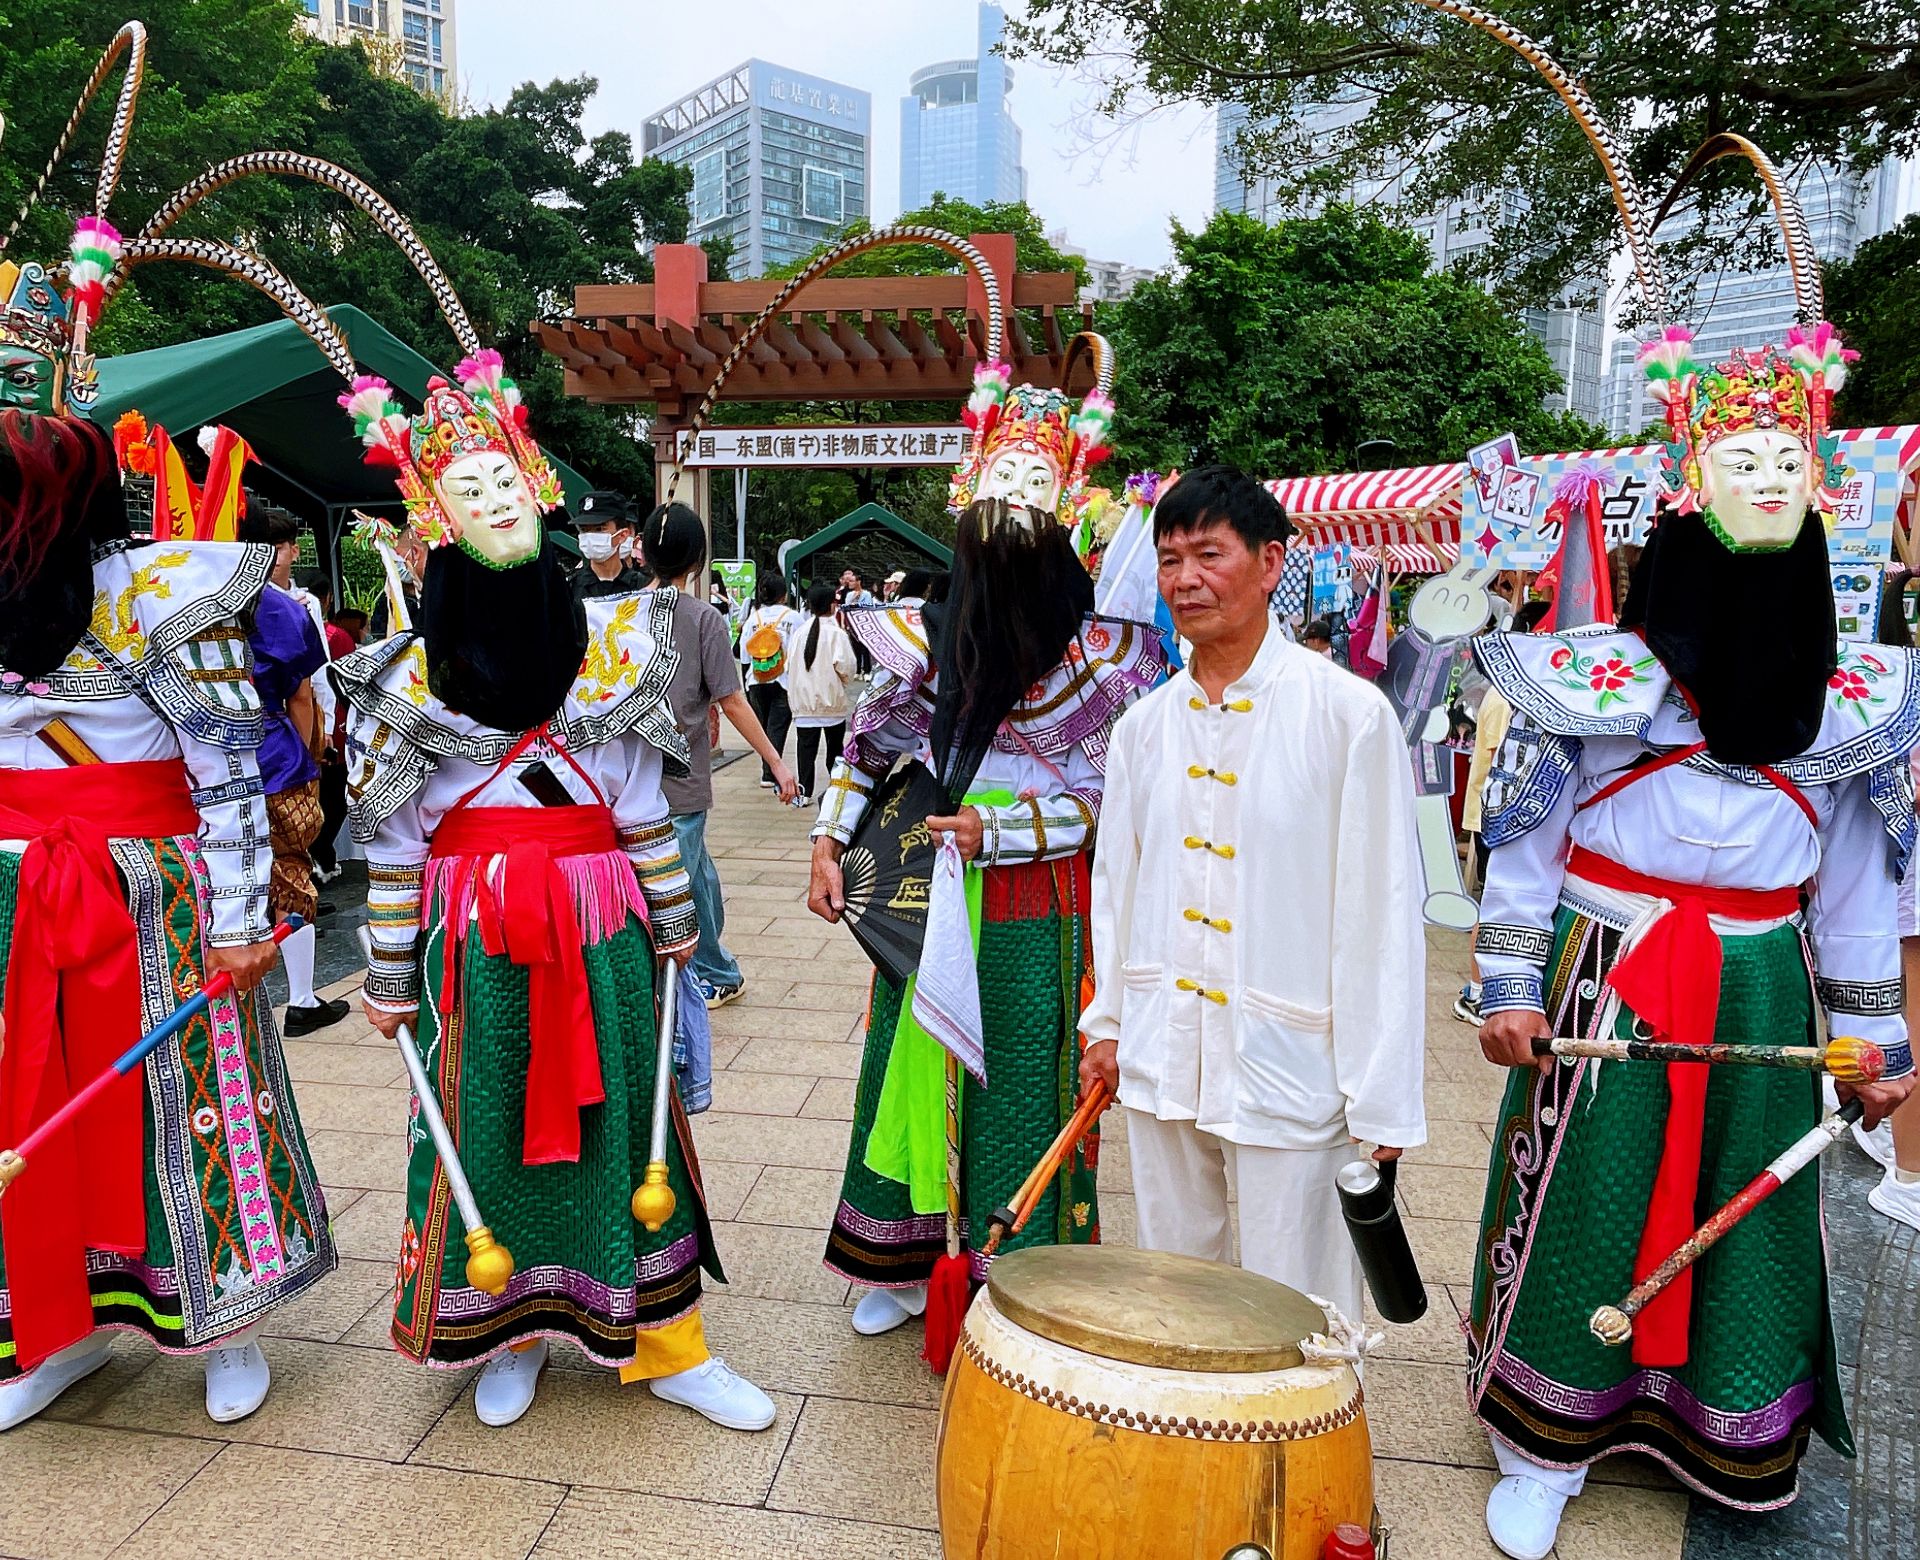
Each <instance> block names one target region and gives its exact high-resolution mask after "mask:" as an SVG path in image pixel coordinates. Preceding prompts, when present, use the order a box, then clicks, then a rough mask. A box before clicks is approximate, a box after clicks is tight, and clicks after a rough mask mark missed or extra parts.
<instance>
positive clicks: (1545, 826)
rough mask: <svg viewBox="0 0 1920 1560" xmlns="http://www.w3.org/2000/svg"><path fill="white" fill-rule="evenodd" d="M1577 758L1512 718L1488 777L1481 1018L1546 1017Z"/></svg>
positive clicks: (1571, 748) (1570, 747)
mask: <svg viewBox="0 0 1920 1560" xmlns="http://www.w3.org/2000/svg"><path fill="white" fill-rule="evenodd" d="M1580 758H1581V752H1580V746H1579V743H1578V742H1577V741H1575V740H1574V739H1571V738H1544V737H1543V736H1542V734H1541V733H1540V732H1538V731H1537V730H1536V728H1534V726H1533V725H1532V723H1531V722H1530V721H1528V720H1527V719H1526V718H1525V717H1524V716H1520V715H1516V716H1514V718H1513V721H1512V723H1511V724H1510V725H1509V726H1508V727H1507V734H1506V736H1505V737H1504V738H1503V739H1502V741H1501V743H1500V746H1499V748H1498V750H1497V751H1496V752H1495V755H1494V759H1493V763H1492V766H1491V769H1490V771H1489V773H1488V776H1487V784H1486V796H1485V803H1484V810H1483V814H1482V834H1481V837H1482V838H1483V839H1484V840H1485V841H1486V842H1487V844H1488V845H1489V846H1491V847H1492V849H1491V850H1490V852H1489V853H1488V856H1487V882H1486V888H1485V891H1484V892H1483V893H1482V894H1481V896H1480V927H1479V930H1478V932H1476V933H1475V935H1474V944H1473V952H1474V960H1475V962H1476V963H1477V964H1478V966H1479V969H1480V1011H1481V1012H1482V1013H1504V1012H1508V1011H1510V1010H1522V1011H1528V1012H1535V1013H1544V1012H1546V1010H1547V1000H1546V989H1545V988H1546V981H1545V973H1546V967H1547V960H1548V959H1549V958H1551V957H1552V955H1553V922H1554V917H1555V916H1556V915H1557V914H1558V913H1559V910H1560V888H1561V884H1562V882H1563V880H1564V879H1565V877H1566V875H1567V855H1568V852H1569V850H1570V849H1571V847H1572V839H1573V815H1574V812H1575V807H1574V797H1575V794H1576V792H1577V791H1578V790H1579V787H1578V785H1577V784H1576V777H1577V771H1578V767H1579V763H1580Z"/></svg>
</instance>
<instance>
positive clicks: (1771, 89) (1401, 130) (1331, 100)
mask: <svg viewBox="0 0 1920 1560" xmlns="http://www.w3.org/2000/svg"><path fill="white" fill-rule="evenodd" d="M1497 9H1498V12H1499V14H1500V15H1501V16H1502V17H1504V18H1506V19H1507V20H1508V21H1510V22H1511V23H1512V24H1513V25H1514V26H1516V27H1518V28H1520V29H1522V30H1523V31H1524V32H1526V33H1527V34H1529V35H1530V36H1531V37H1532V38H1534V39H1535V40H1537V41H1538V42H1539V43H1540V44H1541V45H1542V46H1543V47H1544V48H1545V49H1546V50H1547V52H1548V53H1550V54H1552V55H1553V56H1554V57H1555V58H1556V59H1558V60H1559V61H1560V63H1561V64H1562V65H1563V66H1565V67H1566V69H1568V70H1569V71H1571V72H1572V73H1574V74H1575V75H1576V76H1579V77H1580V78H1581V79H1582V80H1583V81H1584V83H1585V85H1586V86H1587V88H1588V90H1589V91H1590V92H1591V94H1592V96H1593V98H1594V100H1595V102H1596V103H1597V104H1598V105H1599V107H1600V109H1601V111H1602V113H1603V114H1604V115H1605V116H1606V117H1607V119H1608V120H1609V121H1610V122H1611V124H1612V125H1613V127H1614V129H1615V131H1616V134H1617V136H1618V138H1619V140H1620V141H1621V142H1622V143H1623V145H1624V146H1625V148H1626V152H1627V160H1628V162H1629V163H1630V165H1631V167H1632V169H1633V171H1634V173H1635V174H1636V175H1637V176H1638V178H1639V180H1640V182H1641V185H1642V187H1643V188H1644V189H1646V190H1647V191H1648V194H1649V198H1650V199H1658V198H1659V194H1660V193H1661V192H1662V191H1664V190H1665V189H1666V188H1667V186H1668V185H1669V184H1670V183H1671V181H1672V180H1673V178H1674V177H1675V176H1676V175H1677V174H1678V173H1679V171H1680V169H1681V167H1682V166H1683V165H1684V164H1685V162H1686V160H1687V158H1688V156H1689V155H1690V154H1691V153H1692V151H1693V149H1694V148H1695V147H1696V146H1698V145H1699V144H1700V143H1701V142H1702V141H1704V140H1705V139H1706V138H1707V137H1708V136H1710V135H1713V134H1716V133H1718V132H1720V131H1738V132H1740V133H1742V134H1745V135H1747V136H1749V137H1751V138H1752V139H1753V140H1754V141H1756V142H1757V143H1758V144H1759V145H1761V146H1762V147H1764V148H1765V149H1766V150H1767V151H1768V152H1769V153H1770V154H1771V155H1772V156H1773V157H1774V158H1775V159H1776V160H1777V161H1778V162H1779V164H1780V165H1781V166H1782V167H1783V168H1789V169H1792V168H1797V167H1800V166H1802V165H1804V164H1806V163H1808V162H1811V161H1815V160H1827V161H1834V162H1843V163H1851V164H1855V165H1860V166H1864V165H1867V164H1871V163H1873V162H1876V161H1878V160H1879V159H1881V158H1883V157H1887V156H1904V155H1907V154H1909V153H1911V152H1912V151H1914V150H1915V148H1916V147H1917V146H1920V26H1917V25H1916V22H1915V17H1916V12H1915V10H1914V7H1913V6H1912V5H1911V4H1910V3H1908V0H1796V3H1794V4H1792V5H1784V4H1772V3H1755V0H1747V3H1716V4H1711V5H1705V6H1702V5H1698V4H1690V3H1684V0H1620V3H1616V4H1608V5H1597V4H1593V3H1591V0H1500V4H1499V5H1498V7H1497ZM1008 33H1009V37H1010V47H1011V49H1012V50H1013V51H1014V52H1015V53H1024V54H1026V55H1029V56H1032V57H1035V58H1038V59H1042V60H1045V61H1048V62H1050V63H1053V64H1056V65H1068V66H1076V67H1082V68H1084V69H1086V70H1090V71H1092V72H1093V73H1094V74H1095V75H1096V76H1097V77H1098V78H1099V79H1100V80H1101V81H1102V83H1103V85H1104V94H1103V96H1102V98H1101V100H1100V103H1099V106H1100V107H1101V108H1102V109H1104V110H1107V111H1109V112H1116V113H1122V114H1125V113H1127V112H1129V111H1136V110H1150V109H1151V108H1152V107H1153V106H1155V105H1159V104H1165V103H1174V102H1200V103H1216V104H1223V105H1227V104H1231V105H1235V106H1237V107H1240V108H1244V109H1246V110H1247V111H1248V114H1249V116H1250V120H1251V124H1250V127H1249V130H1248V132H1247V133H1246V134H1245V135H1244V136H1243V137H1242V138H1241V144H1240V147H1239V151H1240V153H1241V154H1242V155H1243V156H1244V157H1245V159H1246V163H1247V166H1248V167H1249V169H1250V170H1251V171H1252V172H1253V173H1254V174H1257V175H1259V176H1262V177H1266V178H1270V179H1273V180H1276V181H1277V182H1278V183H1279V184H1280V185H1281V186H1282V187H1283V188H1284V189H1286V190H1287V191H1289V192H1291V193H1293V194H1296V195H1301V196H1309V195H1314V194H1321V195H1325V194H1330V193H1331V194H1339V193H1340V192H1343V191H1346V190H1349V189H1351V188H1353V186H1354V184H1355V181H1363V180H1365V179H1367V178H1369V177H1373V176H1376V175H1377V173H1378V171H1379V169H1380V167H1381V166H1382V165H1383V164H1386V163H1394V164H1399V163H1403V162H1404V164H1405V165H1406V167H1407V169H1408V184H1409V187H1410V189H1411V191H1412V194H1413V195H1414V197H1415V198H1416V199H1417V200H1419V201H1421V202H1422V203H1424V204H1426V205H1427V206H1429V207H1431V208H1435V209H1437V208H1438V207H1439V206H1440V205H1441V204H1443V203H1444V202H1446V201H1449V200H1453V199H1457V198H1463V197H1478V196H1481V195H1483V194H1484V193H1485V192H1487V191H1503V190H1508V189H1515V190H1517V191H1518V192H1520V193H1521V194H1522V195H1524V196H1525V197H1527V201H1526V207H1525V210H1524V211H1521V212H1517V213H1515V214H1513V215H1511V216H1510V217H1509V218H1508V219H1507V220H1505V221H1504V222H1502V223H1500V224H1499V227H1498V230H1497V231H1496V233H1495V240H1496V242H1495V243H1494V244H1493V245H1490V246H1489V259H1490V261H1497V262H1498V263H1499V264H1500V265H1501V266H1502V267H1510V268H1511V275H1509V276H1507V277H1506V280H1507V281H1508V282H1509V284H1510V285H1511V286H1512V288H1513V289H1514V291H1515V293H1516V295H1518V296H1520V297H1522V298H1524V299H1526V300H1527V301H1530V302H1544V301H1547V300H1549V299H1551V298H1552V297H1554V296H1555V295H1556V294H1557V293H1558V292H1559V290H1560V289H1561V288H1562V287H1564V286H1565V285H1566V284H1567V283H1568V282H1569V281H1573V280H1576V279H1580V278H1585V277H1590V276H1591V275H1592V274H1593V271H1594V264H1595V257H1596V256H1599V255H1603V254H1605V253H1607V252H1608V251H1609V250H1610V249H1612V248H1615V247H1617V245H1618V243H1619V241H1620V237H1621V231H1620V222H1619V218H1618V216H1617V215H1616V214H1615V212H1614V209H1613V206H1612V204H1611V201H1610V200H1609V198H1608V193H1607V186H1606V183H1605V180H1604V179H1603V178H1602V177H1601V175H1600V170H1599V168H1598V167H1597V166H1596V164H1595V159H1594V155H1593V152H1592V150H1591V149H1590V148H1589V147H1588V146H1587V144H1586V142H1585V140H1584V139H1583V138H1582V136H1581V134H1580V131H1579V130H1578V129H1577V128H1576V126H1575V124H1574V122H1573V120H1572V118H1571V117H1570V116H1569V115H1568V114H1567V113H1565V112H1564V111H1562V110H1561V109H1560V107H1559V105H1558V104H1557V103H1556V102H1555V100H1554V99H1553V97H1552V96H1551V94H1550V92H1549V90H1548V88H1547V86H1546V85H1545V83H1544V82H1542V81H1541V80H1540V78H1539V77H1538V76H1537V75H1536V74H1535V72H1534V70H1533V69H1532V67H1531V66H1529V65H1527V64H1526V63H1525V62H1524V61H1522V60H1521V59H1520V58H1519V57H1518V56H1516V55H1515V54H1513V53H1512V52H1510V51H1509V50H1508V49H1506V48H1505V47H1504V46H1502V45H1501V44H1499V43H1497V42H1495V41H1494V40H1493V39H1491V38H1489V37H1487V36H1485V35H1483V34H1482V33H1480V32H1478V31H1476V30H1475V29H1473V28H1471V27H1469V26H1467V25H1465V24H1463V23H1461V22H1458V21H1456V20H1454V19H1452V18H1450V17H1446V16H1443V15H1439V14H1436V13H1435V12H1433V11H1430V10H1427V9H1424V8H1423V7H1421V6H1420V5H1417V4H1415V3H1413V0H1344V3H1342V4H1339V5H1333V6H1302V5H1300V4H1299V3H1298V0H1106V3H1105V4H1102V5H1099V6H1089V5H1085V4H1082V3H1081V0H1032V3H1031V4H1030V5H1029V6H1028V8H1027V14H1026V16H1025V18H1024V19H1022V20H1018V21H1015V20H1009V22H1008ZM1360 103H1365V104H1366V105H1367V111H1366V112H1365V113H1363V114H1359V113H1350V114H1347V115H1345V116H1341V117H1344V118H1346V119H1348V120H1350V121H1351V122H1350V123H1347V124H1345V125H1344V126H1343V127H1342V128H1340V129H1338V130H1335V131H1333V132H1331V133H1328V132H1326V131H1325V128H1324V124H1323V125H1322V128H1321V129H1320V130H1317V131H1316V130H1309V129H1308V128H1307V127H1306V126H1304V125H1302V124H1301V123H1300V122H1299V120H1298V118H1297V115H1298V114H1299V112H1300V111H1301V110H1303V109H1313V108H1319V107H1325V106H1327V105H1357V104H1360ZM1705 188H1706V189H1707V190H1708V191H1709V192H1714V191H1718V192H1725V191H1728V190H1737V191H1739V194H1738V196H1737V197H1733V198H1732V199H1733V200H1736V201H1737V202H1738V203H1739V204H1741V205H1743V206H1744V207H1745V209H1747V210H1748V211H1749V212H1750V213H1752V214H1754V215H1755V216H1756V217H1757V216H1758V214H1759V212H1760V209H1761V207H1760V195H1759V193H1758V190H1757V186H1756V183H1755V181H1754V180H1753V179H1752V176H1751V174H1750V173H1745V172H1736V171H1735V170H1734V169H1732V168H1722V169H1720V170H1717V171H1716V172H1715V174H1714V175H1713V176H1711V177H1710V178H1709V180H1708V181H1707V184H1706V185H1705ZM1718 209H1720V210H1722V211H1728V212H1730V211H1731V210H1732V209H1733V207H1732V205H1731V204H1729V202H1728V201H1727V200H1722V201H1721V202H1720V204H1719V207H1718ZM1756 231H1757V232H1759V233H1761V234H1762V235H1763V236H1764V237H1765V238H1766V239H1768V240H1769V241H1770V240H1771V224H1770V223H1766V222H1764V221H1762V222H1760V223H1759V224H1758V226H1757V228H1756ZM1702 248H1703V250H1704V249H1707V248H1710V249H1711V250H1712V253H1711V254H1707V253H1704V252H1703V253H1701V254H1699V255H1697V256H1696V257H1695V258H1697V259H1702V260H1704V259H1715V260H1725V259H1728V258H1730V257H1732V256H1734V255H1735V254H1736V253H1739V254H1740V255H1741V262H1740V263H1745V264H1753V263H1759V262H1763V261H1765V260H1766V259H1768V258H1769V245H1768V243H1762V244H1759V245H1757V246H1756V245H1755V244H1754V242H1753V237H1752V234H1747V235H1745V236H1742V235H1734V236H1732V237H1722V238H1721V239H1719V240H1718V241H1715V242H1713V243H1712V244H1710V245H1703V246H1702ZM1677 302H1678V304H1679V306H1680V307H1681V309H1682V311H1683V313H1684V310H1685V308H1686V304H1687V300H1685V299H1681V300H1677Z"/></svg>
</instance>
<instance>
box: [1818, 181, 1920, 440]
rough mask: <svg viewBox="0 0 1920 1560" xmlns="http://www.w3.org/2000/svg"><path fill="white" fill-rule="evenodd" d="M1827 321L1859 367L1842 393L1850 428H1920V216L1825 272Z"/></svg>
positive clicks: (1841, 413) (1841, 402)
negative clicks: (1856, 358)
mask: <svg viewBox="0 0 1920 1560" xmlns="http://www.w3.org/2000/svg"><path fill="white" fill-rule="evenodd" d="M1826 288H1827V317H1828V318H1829V319H1831V320H1832V321H1833V322H1834V324H1836V325H1838V326H1839V327H1840V332H1841V334H1842V335H1843V336H1844V337H1845V338H1846V342H1847V345H1848V346H1850V347H1852V348H1853V349H1854V350H1855V351H1857V352H1858V353H1859V354H1860V361H1859V362H1858V363H1856V364H1855V365H1854V366H1853V369H1852V370H1851V372H1849V373H1848V375H1847V382H1846V385H1845V386H1844V388H1842V390H1841V391H1840V400H1839V405H1838V407H1837V409H1836V410H1837V414H1838V416H1839V419H1840V421H1841V422H1842V423H1844V424H1845V425H1846V426H1848V427H1851V428H1875V427H1884V426H1887V425H1889V424H1893V423H1914V422H1920V217H1908V218H1907V220H1906V221H1905V222H1903V223H1901V224H1900V226H1898V227H1897V228H1895V229H1893V230H1892V231H1891V232H1889V233H1882V234H1881V235H1880V236H1879V237H1878V238H1874V239H1869V240H1868V241H1867V242H1866V243H1864V244H1862V245H1861V246H1860V248H1859V250H1858V252H1857V253H1855V255H1854V257H1853V258H1852V259H1851V260H1849V261H1847V262H1845V263H1844V264H1838V265H1830V266H1828V267H1827V268H1826Z"/></svg>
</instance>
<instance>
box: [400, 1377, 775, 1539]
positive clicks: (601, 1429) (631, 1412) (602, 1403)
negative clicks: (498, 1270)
mask: <svg viewBox="0 0 1920 1560" xmlns="http://www.w3.org/2000/svg"><path fill="white" fill-rule="evenodd" d="M774 1402H775V1404H776V1405H777V1407H778V1409H779V1413H780V1417H779V1419H778V1420H777V1421H776V1422H775V1423H774V1426H773V1428H772V1429H771V1430H763V1431H761V1432H759V1433H758V1434H747V1433H745V1432H742V1431H739V1430H723V1429H722V1428H721V1427H720V1426H718V1425H716V1424H713V1423H711V1422H709V1421H708V1420H706V1419H703V1418H701V1416H700V1415H698V1414H696V1413H695V1412H694V1411H693V1410H692V1409H690V1408H681V1407H679V1406H678V1405H676V1404H673V1403H663V1402H661V1401H660V1400H659V1399H658V1398H656V1397H655V1396H654V1395H653V1394H652V1393H651V1392H649V1391H648V1390H647V1389H646V1387H644V1386H642V1385H639V1384H638V1383H636V1384H635V1385H633V1386H623V1385H621V1383H620V1380H619V1378H618V1377H617V1376H616V1375H615V1374H614V1373H613V1372H612V1371H608V1370H598V1371H593V1372H587V1371H574V1370H549V1371H547V1372H546V1373H545V1374H544V1375H543V1376H542V1377H541V1380H540V1390H539V1392H538V1394H537V1395H536V1396H535V1398H534V1400H533V1407H532V1408H530V1409H529V1410H528V1411H527V1416H526V1418H524V1419H522V1420H521V1421H520V1422H519V1423H518V1424H517V1425H515V1426H513V1427H512V1429H511V1430H508V1431H504V1432H503V1431H500V1430H494V1429H489V1428H488V1427H487V1426H486V1425H483V1424H481V1423H480V1421H479V1420H478V1419H476V1418H475V1417H474V1415H473V1412H472V1410H471V1409H470V1408H469V1407H468V1406H467V1405H466V1404H464V1403H460V1404H455V1405H454V1409H453V1412H452V1413H449V1414H448V1415H446V1417H445V1418H443V1419H442V1420H441V1421H440V1423H439V1424H438V1425H437V1426H435V1427H434V1431H433V1434H431V1435H430V1436H428V1437H427V1439H426V1441H425V1443H424V1444H423V1445H422V1446H421V1447H420V1448H419V1450H418V1451H416V1452H415V1453H414V1454H413V1456H412V1457H411V1458H410V1459H408V1461H409V1464H410V1465H411V1466H415V1467H435V1468H457V1469H462V1470H465V1471H467V1472H470V1473H494V1474H510V1475H517V1476H519V1477H522V1478H532V1479H550V1480H553V1481H554V1482H555V1483H560V1484H571V1485H575V1486H581V1485H586V1486H592V1487H595V1488H599V1489H610V1490H638V1491H641V1492H643V1493H645V1494H649V1495H677V1496H681V1497H685V1498H688V1499H696V1500H713V1501H724V1502H727V1503H729V1504H732V1505H746V1506H757V1505H759V1504H760V1503H761V1502H763V1501H764V1500H765V1499H766V1497H767V1491H768V1490H769V1489H770V1488H772V1486H773V1477H774V1473H775V1471H776V1470H777V1469H778V1468H779V1466H780V1456H781V1453H782V1452H783V1451H784V1450H785V1449H786V1445H787V1438H788V1436H789V1435H790V1433H791V1432H792V1429H793V1422H794V1418H795V1416H796V1415H797V1414H798V1412H799V1409H800V1399H798V1398H796V1397H790V1396H787V1395H785V1394H780V1395H777V1396H776V1397H775V1398H774Z"/></svg>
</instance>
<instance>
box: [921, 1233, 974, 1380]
mask: <svg viewBox="0 0 1920 1560" xmlns="http://www.w3.org/2000/svg"><path fill="white" fill-rule="evenodd" d="M972 1299H973V1286H972V1285H971V1283H969V1281H968V1276H967V1259H966V1258H965V1257H940V1258H938V1259H937V1260H936V1261H935V1262H934V1264H933V1277H932V1278H930V1279H929V1280H928V1281H927V1341H926V1344H925V1346H924V1347H922V1349H921V1350H920V1358H921V1359H923V1360H925V1361H926V1362H927V1363H928V1364H929V1365H931V1366H932V1367H933V1373H934V1374H935V1375H936V1376H944V1375H946V1373H947V1366H948V1365H949V1364H951V1363H952V1361H953V1351H954V1350H955V1349H956V1348H958V1347H959V1344H960V1325H961V1323H963V1322H964V1321H965V1320H966V1319H967V1306H968V1304H969V1303H970V1302H971V1301H972Z"/></svg>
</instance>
